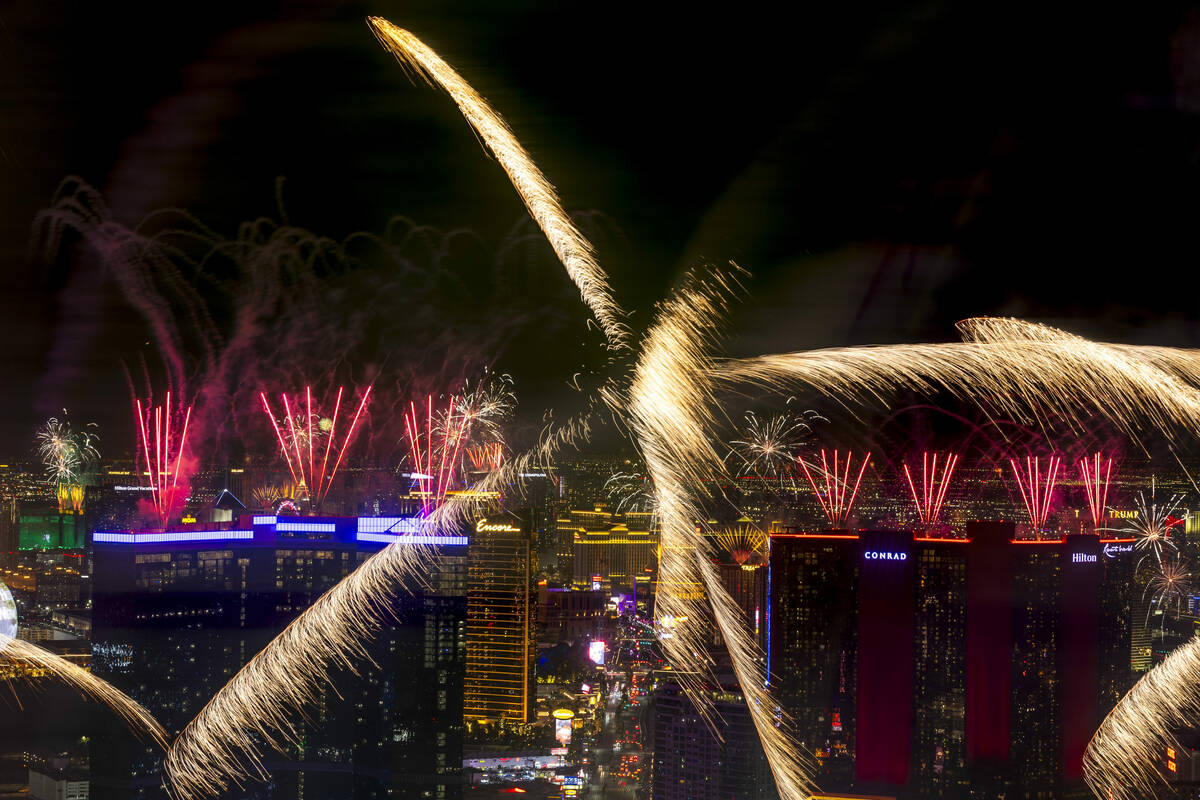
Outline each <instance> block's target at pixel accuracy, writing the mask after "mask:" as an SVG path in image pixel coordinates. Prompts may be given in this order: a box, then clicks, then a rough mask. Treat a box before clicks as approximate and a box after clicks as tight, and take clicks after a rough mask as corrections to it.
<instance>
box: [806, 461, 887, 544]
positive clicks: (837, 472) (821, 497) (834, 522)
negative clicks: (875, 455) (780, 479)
mask: <svg viewBox="0 0 1200 800" xmlns="http://www.w3.org/2000/svg"><path fill="white" fill-rule="evenodd" d="M853 460H854V457H853V454H852V453H849V452H848V453H846V461H845V464H842V463H841V461H840V455H839V453H838V451H837V450H834V451H833V458H832V459H830V457H829V454H828V453H827V452H826V450H825V448H821V465H820V466H819V467H818V466H817V465H815V464H814V465H813V466H812V468H811V469H810V468H809V465H808V464H807V463H806V462H805V461H804V459H803V458H801V459H800V469H802V470H803V471H804V477H806V478H808V485H809V486H811V487H812V490H813V494H814V495H816V498H817V502H819V503H820V504H821V510H822V511H823V512H825V517H826V518H827V519H828V520H829V527H831V528H844V527H846V523H847V521H848V520H849V519H850V511H851V509H853V508H854V499H855V498H856V497H858V487H859V486H860V485H861V484H862V479H863V474H864V473H865V472H866V471H867V465H868V464H870V463H871V454H870V453H867V454H866V455H865V456H863V460H862V465H861V466H859V468H858V473H857V474H856V475H855V477H854V485H853V486H851V484H850V464H851V462H853ZM813 472H816V473H817V474H818V475H819V476H820V481H818V480H816V479H814V478H813V475H812V473H813ZM818 484H819V485H818Z"/></svg>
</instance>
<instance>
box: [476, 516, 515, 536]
mask: <svg viewBox="0 0 1200 800" xmlns="http://www.w3.org/2000/svg"><path fill="white" fill-rule="evenodd" d="M475 532H476V533H520V532H521V529H520V528H518V527H517V526H516V525H510V524H509V523H507V522H488V521H487V520H486V519H481V520H479V521H478V522H476V523H475Z"/></svg>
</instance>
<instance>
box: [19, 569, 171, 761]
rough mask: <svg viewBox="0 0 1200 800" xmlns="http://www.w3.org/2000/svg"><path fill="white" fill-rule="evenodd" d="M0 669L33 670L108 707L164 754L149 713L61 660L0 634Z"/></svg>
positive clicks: (158, 728) (159, 729)
mask: <svg viewBox="0 0 1200 800" xmlns="http://www.w3.org/2000/svg"><path fill="white" fill-rule="evenodd" d="M0 585H3V584H0ZM0 665H3V666H7V667H12V668H14V669H16V670H17V671H18V672H23V671H27V670H35V671H37V672H41V673H44V674H47V675H51V676H53V677H55V678H57V679H59V680H61V681H62V682H64V683H66V684H67V685H68V686H71V687H72V688H74V689H76V690H77V691H78V692H79V693H80V694H82V695H83V696H84V697H90V698H92V699H93V700H96V701H97V702H99V703H103V704H104V705H106V706H108V708H109V709H111V710H112V711H115V712H116V713H117V714H119V715H120V716H121V717H122V718H124V720H125V722H126V723H127V724H128V725H129V728H130V730H132V731H133V732H134V733H135V734H136V735H138V736H139V737H144V738H149V739H151V740H153V741H154V742H155V743H156V744H158V746H159V747H161V748H163V749H164V750H166V748H167V732H166V731H165V730H163V727H162V725H159V724H158V722H157V720H155V719H154V717H152V716H151V715H150V712H149V711H147V710H146V709H145V708H144V707H142V705H141V704H140V703H138V702H137V701H136V700H134V699H133V698H131V697H129V696H128V695H126V694H125V693H123V692H121V691H120V690H119V689H117V688H116V687H115V686H113V685H112V684H110V683H108V682H107V681H105V680H102V679H101V678H98V677H96V676H95V675H93V674H92V673H91V672H90V671H89V670H86V669H83V668H82V667H79V666H77V665H75V664H72V663H71V662H70V661H68V660H67V659H65V658H63V657H62V656H59V655H55V654H54V653H51V652H49V651H48V650H44V649H42V648H41V647H38V646H37V645H36V644H34V643H33V642H26V641H24V640H23V639H13V638H11V637H8V636H5V635H3V634H0Z"/></svg>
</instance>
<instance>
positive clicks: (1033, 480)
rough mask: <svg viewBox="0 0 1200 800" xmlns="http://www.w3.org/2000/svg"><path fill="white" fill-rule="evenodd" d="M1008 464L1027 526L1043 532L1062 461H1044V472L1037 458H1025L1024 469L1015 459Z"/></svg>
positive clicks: (1052, 458)
mask: <svg viewBox="0 0 1200 800" xmlns="http://www.w3.org/2000/svg"><path fill="white" fill-rule="evenodd" d="M1008 464H1009V466H1010V467H1012V473H1013V478H1015V479H1016V482H1017V489H1018V490H1019V491H1020V492H1021V502H1022V503H1024V504H1025V513H1026V514H1028V515H1029V526H1030V527H1031V528H1032V529H1033V531H1034V532H1035V533H1036V532H1037V531H1042V530H1045V529H1046V519H1047V517H1049V516H1050V500H1051V498H1052V497H1053V495H1054V486H1055V484H1056V483H1057V482H1058V468H1059V466H1060V465H1061V464H1062V459H1060V458H1059V457H1058V456H1050V458H1048V459H1047V460H1046V465H1045V469H1044V470H1043V467H1042V460H1041V458H1039V457H1037V456H1027V457H1026V458H1025V465H1024V467H1022V466H1021V464H1020V462H1018V461H1017V459H1015V458H1010V459H1009V460H1008Z"/></svg>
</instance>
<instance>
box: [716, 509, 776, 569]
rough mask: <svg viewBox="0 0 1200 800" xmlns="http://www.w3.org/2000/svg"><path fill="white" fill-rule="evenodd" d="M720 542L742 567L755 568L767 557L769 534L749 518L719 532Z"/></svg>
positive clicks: (734, 561)
mask: <svg viewBox="0 0 1200 800" xmlns="http://www.w3.org/2000/svg"><path fill="white" fill-rule="evenodd" d="M716 539H717V542H718V544H720V545H721V548H722V549H724V551H725V552H726V553H727V554H728V555H729V558H730V559H732V560H733V563H735V564H737V565H738V566H740V567H747V568H754V567H757V566H759V565H761V564H762V563H763V560H764V559H765V558H766V550H767V535H766V534H765V533H763V532H762V531H761V530H759V529H758V528H757V527H755V526H754V525H753V524H751V522H750V521H749V520H739V521H738V522H737V524H735V525H727V526H725V527H724V528H721V530H719V531H718V532H717V536H716Z"/></svg>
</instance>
